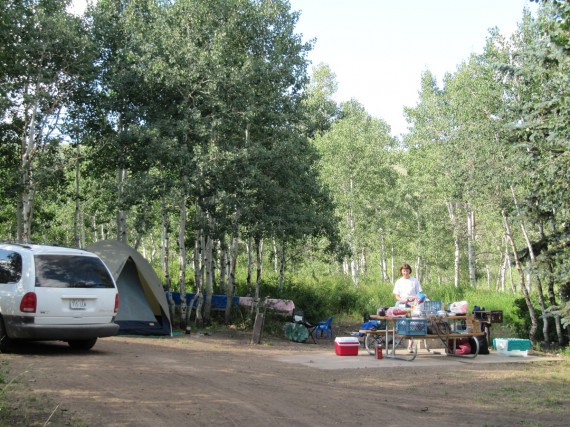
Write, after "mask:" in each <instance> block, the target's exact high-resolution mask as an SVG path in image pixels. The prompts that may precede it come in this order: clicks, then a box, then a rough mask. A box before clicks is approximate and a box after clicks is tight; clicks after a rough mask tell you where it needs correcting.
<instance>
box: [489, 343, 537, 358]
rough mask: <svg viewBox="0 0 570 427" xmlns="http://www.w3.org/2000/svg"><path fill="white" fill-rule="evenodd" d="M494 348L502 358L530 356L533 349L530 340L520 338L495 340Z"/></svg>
mask: <svg viewBox="0 0 570 427" xmlns="http://www.w3.org/2000/svg"><path fill="white" fill-rule="evenodd" d="M493 347H494V348H495V350H497V353H498V354H499V355H501V356H523V357H526V356H527V355H528V351H529V350H530V349H531V348H532V344H531V342H530V340H525V339H518V338H495V339H494V340H493Z"/></svg>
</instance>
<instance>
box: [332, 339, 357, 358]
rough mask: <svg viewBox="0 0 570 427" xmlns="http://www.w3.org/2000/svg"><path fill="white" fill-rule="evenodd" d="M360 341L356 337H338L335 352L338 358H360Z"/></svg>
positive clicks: (335, 342)
mask: <svg viewBox="0 0 570 427" xmlns="http://www.w3.org/2000/svg"><path fill="white" fill-rule="evenodd" d="M359 347H360V341H358V338H356V337H336V338H335V339H334V351H335V353H336V354H337V356H358V348H359Z"/></svg>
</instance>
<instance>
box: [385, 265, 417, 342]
mask: <svg viewBox="0 0 570 427" xmlns="http://www.w3.org/2000/svg"><path fill="white" fill-rule="evenodd" d="M400 274H401V275H402V277H400V278H399V279H398V280H396V283H395V284H394V290H393V292H392V293H393V294H394V296H395V297H396V301H397V302H396V307H400V308H409V307H411V306H412V305H413V303H414V302H415V301H416V297H417V295H418V294H419V293H420V292H422V285H421V284H420V281H419V280H418V279H416V278H415V277H412V276H410V275H411V274H412V267H410V265H409V264H405V263H404V264H402V265H401V266H400ZM413 347H414V340H410V342H409V343H408V351H409V352H410V353H413V352H414V350H413Z"/></svg>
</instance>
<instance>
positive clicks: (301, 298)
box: [236, 273, 521, 336]
mask: <svg viewBox="0 0 570 427" xmlns="http://www.w3.org/2000/svg"><path fill="white" fill-rule="evenodd" d="M422 286H423V289H424V293H425V294H426V295H427V296H428V298H429V299H431V300H438V301H442V302H444V303H445V304H446V305H447V304H450V303H452V302H455V301H467V302H468V306H469V311H470V312H471V311H472V310H473V308H474V307H475V306H479V307H481V308H485V309H486V310H501V311H502V312H503V323H504V326H507V325H514V324H517V323H520V322H521V320H520V319H518V317H517V313H516V305H515V300H516V299H517V298H520V297H521V296H520V295H518V294H513V293H511V292H496V291H490V290H487V289H477V288H472V287H459V288H455V287H454V286H453V285H432V284H423V285H422ZM392 290H393V285H392V284H389V283H378V281H377V280H374V279H370V278H366V277H364V278H363V279H362V280H361V282H360V283H359V285H358V287H356V286H354V284H353V283H352V281H351V280H350V278H347V277H344V276H342V275H320V276H316V275H306V276H301V275H297V276H295V277H290V278H288V280H287V281H286V283H285V285H284V288H283V291H279V288H278V278H277V276H273V275H271V274H270V273H269V274H267V273H266V274H265V280H264V281H263V282H262V285H261V289H260V296H262V297H264V296H269V297H271V298H283V299H289V300H293V302H294V303H295V306H296V307H297V308H299V309H302V310H303V311H304V312H305V315H306V317H307V318H308V319H309V320H312V321H319V320H324V319H325V318H326V317H328V316H335V318H336V319H344V320H345V321H347V322H352V323H356V322H361V321H362V319H363V316H364V315H365V314H372V313H376V310H377V309H378V308H379V307H391V306H393V305H394V304H395V298H394V295H393V294H392ZM236 294H239V295H244V294H245V284H244V283H243V282H241V281H240V283H239V284H238V287H237V290H236ZM507 329H509V331H506V333H508V335H507V336H511V335H512V334H513V330H514V328H507Z"/></svg>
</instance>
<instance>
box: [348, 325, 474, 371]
mask: <svg viewBox="0 0 570 427" xmlns="http://www.w3.org/2000/svg"><path fill="white" fill-rule="evenodd" d="M370 319H374V320H379V321H382V322H384V323H383V324H384V325H385V328H383V329H372V330H360V331H359V332H360V333H362V334H365V335H366V338H365V341H364V343H365V347H366V350H368V352H369V353H370V354H373V353H374V349H375V346H376V345H377V344H381V345H383V347H384V348H385V349H386V357H388V358H393V359H400V360H407V361H410V362H411V361H413V360H414V359H415V358H416V357H417V355H418V340H424V342H426V343H427V341H425V340H428V339H436V340H440V341H441V342H442V343H443V346H444V349H445V354H446V355H447V356H451V357H461V358H475V357H477V355H478V354H479V340H478V339H477V337H479V336H483V335H485V333H484V332H481V329H480V327H478V325H479V323H478V322H477V321H476V320H474V319H473V316H466V315H464V316H447V317H445V319H447V321H448V322H450V323H451V325H452V326H451V328H450V329H451V332H447V333H437V334H434V333H431V334H428V333H427V332H426V333H421V334H406V333H399V332H398V328H397V325H396V322H397V321H398V320H400V319H402V318H400V317H386V316H378V315H374V314H373V315H370ZM412 320H413V319H412ZM418 320H419V319H418ZM425 320H426V321H427V322H429V319H425ZM464 322H465V323H466V322H470V323H471V324H472V327H471V330H470V331H467V330H466V331H465V332H454V330H455V328H454V327H453V326H455V325H456V324H458V323H464ZM466 338H467V339H469V338H475V339H474V340H470V341H472V342H474V343H475V351H474V352H473V353H470V354H456V350H457V344H458V341H459V340H463V339H466ZM409 339H413V340H414V345H413V348H412V352H411V353H406V355H405V356H402V355H398V354H397V353H396V349H397V347H398V345H399V344H400V342H402V340H409ZM426 348H427V349H428V352H430V350H429V348H428V347H427V345H426Z"/></svg>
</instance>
